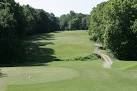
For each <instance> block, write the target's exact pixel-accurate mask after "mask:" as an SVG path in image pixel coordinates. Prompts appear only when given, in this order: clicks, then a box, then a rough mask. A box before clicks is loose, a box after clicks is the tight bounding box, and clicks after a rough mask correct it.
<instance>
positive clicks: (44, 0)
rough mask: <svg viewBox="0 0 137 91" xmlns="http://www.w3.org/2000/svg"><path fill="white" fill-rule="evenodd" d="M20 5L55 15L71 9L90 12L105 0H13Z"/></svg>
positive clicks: (78, 11)
mask: <svg viewBox="0 0 137 91" xmlns="http://www.w3.org/2000/svg"><path fill="white" fill-rule="evenodd" d="M15 1H16V2H19V3H20V4H21V5H27V4H29V5H30V6H32V7H34V8H37V9H44V10H45V11H47V12H49V13H51V12H52V13H54V14H55V15H56V16H60V15H62V14H67V13H69V11H70V10H73V11H75V12H77V13H84V14H90V11H91V10H92V8H93V7H95V6H96V5H97V4H99V3H101V2H103V1H107V0H15Z"/></svg>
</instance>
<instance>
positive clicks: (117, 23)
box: [89, 0, 137, 59]
mask: <svg viewBox="0 0 137 91" xmlns="http://www.w3.org/2000/svg"><path fill="white" fill-rule="evenodd" d="M90 20H91V21H90V28H89V34H90V36H91V39H93V40H94V41H100V42H101V43H102V44H104V46H105V47H106V48H108V49H110V50H111V51H112V53H113V54H114V55H115V56H116V57H117V58H119V59H136V58H137V51H136V48H137V42H136V40H137V32H136V24H137V23H136V22H137V1H136V0H109V1H107V2H103V3H101V4H99V5H97V7H95V8H94V9H93V11H92V12H91V19H90Z"/></svg>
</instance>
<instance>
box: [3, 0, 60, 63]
mask: <svg viewBox="0 0 137 91" xmlns="http://www.w3.org/2000/svg"><path fill="white" fill-rule="evenodd" d="M57 30H60V27H59V21H58V19H57V18H56V17H55V16H54V14H49V13H47V12H45V11H44V10H41V9H34V8H32V7H30V6H29V5H26V6H20V5H19V4H17V3H16V2H15V1H14V0H1V1H0V58H1V61H0V64H15V63H21V62H23V60H22V59H23V57H24V56H26V55H27V51H28V49H27V48H26V46H25V45H26V44H25V42H24V40H25V38H26V37H27V36H29V35H32V34H33V35H34V34H38V33H47V32H52V31H57Z"/></svg>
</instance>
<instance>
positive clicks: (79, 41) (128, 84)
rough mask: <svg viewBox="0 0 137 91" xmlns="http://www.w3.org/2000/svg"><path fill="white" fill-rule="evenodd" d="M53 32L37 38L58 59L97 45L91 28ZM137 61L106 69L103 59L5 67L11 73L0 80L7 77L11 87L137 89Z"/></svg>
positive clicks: (21, 90)
mask: <svg viewBox="0 0 137 91" xmlns="http://www.w3.org/2000/svg"><path fill="white" fill-rule="evenodd" d="M49 35H52V37H51V36H50V38H45V35H40V36H35V37H34V38H33V39H34V42H35V43H39V44H41V48H45V49H46V48H50V49H52V51H54V52H53V53H51V54H52V55H53V56H56V57H57V58H58V59H73V58H76V57H79V56H87V55H90V54H91V53H92V52H93V49H94V47H93V46H94V45H93V43H90V42H89V40H88V36H87V32H81V31H76V32H73V31H72V32H60V33H51V34H49ZM45 39H46V40H45ZM47 39H48V40H47ZM36 40H37V41H36ZM47 43H48V45H47ZM43 60H46V58H43ZM136 64H137V63H136V62H118V61H116V62H114V65H113V67H112V69H104V68H102V64H101V61H100V60H94V61H93V60H89V61H60V62H51V63H45V66H34V67H12V68H2V69H3V72H4V73H6V74H8V77H7V78H0V80H1V79H2V80H4V79H6V80H7V83H8V86H7V91H129V90H130V91H136V89H137V81H136V80H137V68H136ZM0 88H1V87H0Z"/></svg>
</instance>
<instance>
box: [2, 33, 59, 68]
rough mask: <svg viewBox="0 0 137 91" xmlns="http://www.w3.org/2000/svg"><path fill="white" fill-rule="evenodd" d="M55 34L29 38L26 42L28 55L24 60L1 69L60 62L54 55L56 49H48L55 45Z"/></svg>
mask: <svg viewBox="0 0 137 91" xmlns="http://www.w3.org/2000/svg"><path fill="white" fill-rule="evenodd" d="M54 39H55V37H54V34H52V33H47V34H39V35H35V36H31V37H29V38H28V39H27V40H26V41H25V42H24V45H25V49H26V53H25V54H26V55H25V56H23V59H22V60H19V61H18V62H16V63H15V62H14V63H11V64H8V65H7V64H6V65H2V66H1V67H5V66H6V67H11V66H12V67H17V66H20V67H24V66H45V65H47V63H48V62H52V61H60V59H58V58H57V57H56V56H55V55H54V53H55V51H54V49H52V48H47V47H46V46H47V45H54V43H53V42H52V41H51V40H54Z"/></svg>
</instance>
